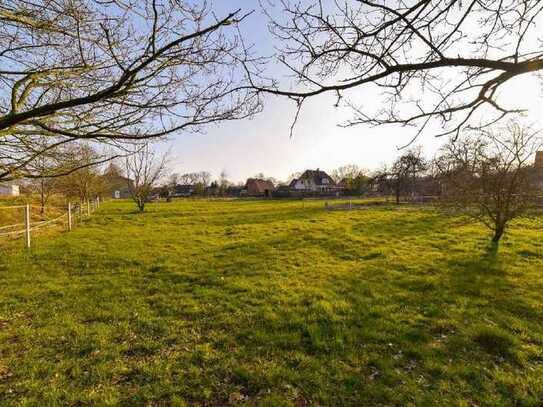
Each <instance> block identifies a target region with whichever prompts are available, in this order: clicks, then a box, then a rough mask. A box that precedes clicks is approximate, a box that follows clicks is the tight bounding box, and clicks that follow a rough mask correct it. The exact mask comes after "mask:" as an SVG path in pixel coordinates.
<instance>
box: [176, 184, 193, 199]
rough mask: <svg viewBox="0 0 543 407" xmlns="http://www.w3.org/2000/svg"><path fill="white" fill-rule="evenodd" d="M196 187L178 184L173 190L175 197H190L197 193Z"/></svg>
mask: <svg viewBox="0 0 543 407" xmlns="http://www.w3.org/2000/svg"><path fill="white" fill-rule="evenodd" d="M195 189H196V188H195V186H194V185H191V184H177V185H176V186H175V187H174V189H173V194H172V195H173V196H174V197H189V196H191V195H192V194H193V193H194V191H195Z"/></svg>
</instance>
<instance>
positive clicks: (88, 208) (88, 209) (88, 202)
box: [87, 199, 91, 216]
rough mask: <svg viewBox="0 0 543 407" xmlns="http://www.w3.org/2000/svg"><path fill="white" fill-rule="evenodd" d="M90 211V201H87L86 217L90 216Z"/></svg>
mask: <svg viewBox="0 0 543 407" xmlns="http://www.w3.org/2000/svg"><path fill="white" fill-rule="evenodd" d="M90 213H91V210H90V201H89V200H88V199H87V216H90Z"/></svg>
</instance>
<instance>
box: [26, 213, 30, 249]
mask: <svg viewBox="0 0 543 407" xmlns="http://www.w3.org/2000/svg"><path fill="white" fill-rule="evenodd" d="M25 245H26V248H27V249H30V205H29V204H26V207H25Z"/></svg>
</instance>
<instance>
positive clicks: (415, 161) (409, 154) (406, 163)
mask: <svg viewBox="0 0 543 407" xmlns="http://www.w3.org/2000/svg"><path fill="white" fill-rule="evenodd" d="M427 168H428V165H427V163H426V160H425V159H424V157H423V155H422V149H421V148H420V147H419V148H412V149H410V150H408V151H406V152H405V153H404V154H402V155H401V156H400V157H398V158H397V159H396V161H394V164H393V165H392V168H391V170H390V174H391V176H392V178H393V179H394V193H395V195H396V204H399V203H400V196H401V194H402V192H403V193H409V192H411V193H412V194H414V193H415V183H416V179H417V176H419V174H421V173H422V172H424V171H426V169H427ZM409 186H411V188H410V189H409Z"/></svg>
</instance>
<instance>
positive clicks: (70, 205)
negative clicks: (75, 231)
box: [68, 202, 72, 230]
mask: <svg viewBox="0 0 543 407" xmlns="http://www.w3.org/2000/svg"><path fill="white" fill-rule="evenodd" d="M68 230H72V203H71V202H68Z"/></svg>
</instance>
